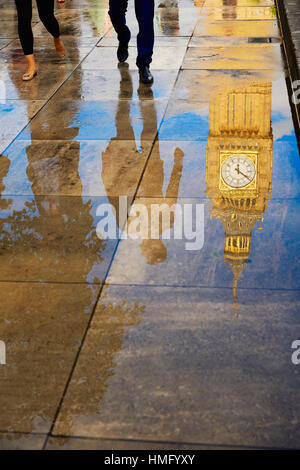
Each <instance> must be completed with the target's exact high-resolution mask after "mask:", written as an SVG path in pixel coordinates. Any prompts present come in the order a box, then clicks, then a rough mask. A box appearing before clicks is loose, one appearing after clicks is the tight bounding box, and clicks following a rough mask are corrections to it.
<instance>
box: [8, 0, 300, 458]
mask: <svg viewBox="0 0 300 470" xmlns="http://www.w3.org/2000/svg"><path fill="white" fill-rule="evenodd" d="M231 3H232V4H230V5H228V2H222V0H201V1H196V0H195V1H194V0H164V1H163V0H162V1H160V2H157V5H156V12H155V32H156V36H157V40H156V48H155V52H154V57H153V65H152V70H153V74H154V76H155V82H154V84H153V86H152V87H151V88H149V87H147V86H143V85H141V84H140V83H139V80H138V73H137V70H136V67H135V47H136V34H137V26H136V23H135V18H134V11H133V8H132V6H130V8H129V12H128V24H129V25H130V27H131V29H132V43H131V47H130V57H129V60H128V64H127V65H126V64H124V65H123V66H120V67H118V66H117V61H116V48H117V41H116V36H115V33H114V32H113V30H112V27H111V23H110V20H109V16H108V1H107V0H72V1H69V0H67V1H66V3H65V4H63V5H58V4H56V11H57V14H58V19H59V21H60V23H61V26H62V34H63V36H64V40H65V43H66V46H67V51H68V54H67V59H66V60H65V61H63V62H61V61H58V60H57V59H56V57H55V55H54V52H53V50H52V48H51V40H50V39H49V37H48V35H47V33H46V32H45V30H44V29H43V27H42V25H41V24H40V22H39V19H38V16H37V14H36V10H35V9H34V15H33V22H34V34H35V36H36V42H35V45H36V54H37V59H38V62H39V64H40V74H39V76H38V77H37V79H35V80H33V81H32V82H29V83H23V82H22V81H21V78H20V77H21V74H22V70H23V63H24V62H23V57H22V52H21V49H20V45H19V42H18V40H17V30H16V13H15V10H14V4H13V3H8V2H4V0H0V12H1V15H0V32H1V33H0V65H1V71H0V83H1V84H4V88H3V86H2V89H1V90H5V95H3V96H2V95H1V96H0V122H1V127H0V152H1V155H0V195H1V199H0V210H1V212H0V214H1V215H0V227H1V231H0V238H1V245H0V260H1V263H0V283H1V302H0V305H1V307H0V308H1V316H0V341H4V342H5V345H6V364H5V365H4V364H2V365H0V381H1V396H0V407H1V410H2V412H1V416H0V448H3V449H8V448H24V449H25V448H35V449H38V448H47V449H53V448H58V449H68V448H70V449H74V448H75V449H76V448H77V449H79V448H82V449H84V448H98V449H103V448H104V449H141V448H143V449H184V448H191V446H192V447H193V448H199V449H200V448H205V447H208V446H209V447H210V448H211V447H213V448H214V447H215V448H226V447H232V448H235V447H236V448H238V447H249V448H252V447H286V448H295V447H297V446H299V442H300V434H299V433H300V426H299V419H300V418H299V416H300V407H299V400H298V390H299V384H300V375H299V374H300V366H297V365H294V364H293V363H292V361H291V355H292V349H291V345H292V342H293V341H294V340H296V339H299V337H300V325H299V323H300V319H299V283H298V280H299V264H298V263H297V252H298V246H299V223H298V220H299V217H298V214H299V179H300V166H299V155H298V149H297V141H296V137H295V134H294V128H293V122H292V117H291V112H290V106H289V100H288V93H287V89H286V84H285V70H284V65H283V63H284V62H283V59H282V55H281V48H280V41H281V39H280V35H279V32H278V26H277V20H276V16H275V10H274V6H273V2H272V1H270V0H261V1H257V2H253V1H251V0H236V1H235V2H231ZM1 92H2V94H3V91H1ZM125 196H126V198H124V197H125ZM122 197H123V199H122ZM120 198H121V199H120ZM125 199H126V204H128V208H127V211H129V208H130V206H131V205H132V204H135V205H136V204H139V205H140V207H142V208H144V209H143V210H144V214H145V217H146V218H148V220H150V221H151V217H152V212H151V207H152V205H153V204H156V205H163V209H162V223H160V224H159V226H157V227H156V230H157V233H158V237H157V238H155V237H152V238H151V234H150V239H145V234H147V235H149V233H148V231H149V226H146V227H143V226H142V222H141V220H142V219H140V224H141V227H140V230H139V233H138V236H137V237H136V239H126V237H128V235H129V234H130V233H132V228H133V225H134V224H135V219H136V218H135V217H134V214H132V213H131V215H129V217H128V220H127V221H126V217H125V218H124V217H122V216H121V213H119V211H120V210H121V209H120V207H121V205H122V201H124V200H125ZM103 204H106V206H105V207H107V208H111V209H108V210H111V211H112V214H114V217H115V218H114V223H115V229H116V236H115V237H113V238H112V239H105V236H104V235H105V233H104V230H103V231H102V232H101V230H102V229H103V225H102V226H101V227H100V228H99V220H100V213H99V207H103V206H102V205H103ZM174 205H177V209H176V213H175V214H172V213H171V215H170V217H169V219H168V217H167V216H168V213H169V212H170V211H171V212H172V206H174ZM197 205H198V206H201V207H202V208H203V209H204V213H203V217H204V219H203V220H204V225H203V226H202V227H203V235H204V240H203V246H202V245H201V243H200V240H198V242H199V246H198V249H192V250H190V249H187V243H188V242H189V243H191V242H192V240H187V239H186V238H183V239H178V238H176V237H175V238H174V236H175V234H176V230H177V228H178V220H179V217H180V214H184V213H185V212H184V211H185V208H186V207H187V206H190V207H192V208H194V209H195V208H196V206H197ZM136 207H137V206H136ZM141 210H142V209H141ZM126 215H127V212H126ZM165 216H166V217H165ZM135 228H136V225H135ZM191 230H192V228H191V227H190V231H191ZM121 236H122V237H121Z"/></svg>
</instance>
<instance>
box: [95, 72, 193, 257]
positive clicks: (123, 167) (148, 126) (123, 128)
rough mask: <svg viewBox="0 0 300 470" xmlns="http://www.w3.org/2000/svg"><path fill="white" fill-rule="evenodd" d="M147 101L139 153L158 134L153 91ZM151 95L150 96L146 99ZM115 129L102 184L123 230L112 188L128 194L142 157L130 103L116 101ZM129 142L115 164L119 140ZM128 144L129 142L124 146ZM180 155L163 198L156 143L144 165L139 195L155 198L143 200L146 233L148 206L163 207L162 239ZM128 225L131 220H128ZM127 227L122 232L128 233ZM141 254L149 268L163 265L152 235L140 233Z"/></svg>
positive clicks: (127, 79)
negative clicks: (145, 210)
mask: <svg viewBox="0 0 300 470" xmlns="http://www.w3.org/2000/svg"><path fill="white" fill-rule="evenodd" d="M120 72H121V82H120V96H124V92H123V87H124V86H126V91H127V92H128V84H129V98H130V97H131V96H132V91H133V90H132V82H131V76H130V73H129V72H128V69H127V68H126V69H125V68H123V67H122V68H120ZM147 92H148V95H147V97H148V98H151V97H152V99H150V100H147V103H149V104H150V103H151V106H147V107H143V106H142V101H141V100H140V104H141V114H142V120H143V131H142V134H141V147H142V151H143V150H144V149H146V148H147V147H146V146H145V147H144V145H143V144H144V143H145V142H146V141H147V138H146V137H147V135H146V133H147V134H148V135H149V132H151V134H153V135H155V134H156V132H157V117H156V110H155V104H154V100H153V94H152V90H151V89H150V90H149V89H147ZM144 93H145V87H144V86H143V85H140V88H139V89H138V94H139V96H140V97H142V96H143V94H144ZM149 93H151V96H150V95H149ZM116 129H117V136H116V137H114V138H112V139H111V141H110V143H109V145H108V146H107V149H106V151H105V152H103V154H102V180H103V183H104V185H105V188H106V192H107V194H108V198H109V201H110V203H111V204H112V205H113V206H114V208H115V211H116V217H117V223H118V225H119V227H120V228H121V229H122V228H123V223H122V222H123V221H120V220H119V218H118V216H119V197H118V196H116V197H111V196H109V192H110V191H111V188H116V187H117V188H118V192H119V196H123V195H126V194H127V193H128V187H132V184H131V179H132V172H133V169H134V168H136V167H137V165H140V159H141V158H142V155H141V154H140V153H139V152H138V151H137V148H136V143H135V137H134V132H133V129H132V126H131V123H130V101H129V100H121V99H120V100H119V103H118V109H117V113H116ZM128 138H130V139H131V141H130V145H127V153H126V154H124V159H123V161H120V160H116V158H115V155H116V153H117V152H116V150H117V149H118V147H117V145H119V143H120V141H121V140H128ZM126 144H128V142H126ZM183 156H184V154H183V152H182V150H180V149H179V148H176V150H175V152H174V165H173V170H172V174H171V178H170V181H169V185H168V188H167V191H166V197H164V195H163V185H164V169H163V161H162V160H161V158H160V151H159V142H158V140H157V141H156V143H155V145H154V148H153V150H152V153H151V156H150V159H149V161H148V163H147V169H146V172H145V173H144V176H143V179H142V181H141V184H140V188H139V191H140V193H141V194H151V195H152V194H153V195H154V198H145V199H143V204H144V205H145V207H146V209H147V213H148V220H149V222H150V223H149V231H150V227H151V205H152V204H158V205H162V204H164V206H165V209H166V210H168V212H170V213H171V218H170V219H169V222H168V226H164V225H163V224H160V226H159V228H158V229H159V230H158V232H159V233H158V235H159V236H161V235H162V233H163V232H165V231H166V230H168V229H171V228H172V226H173V225H174V214H173V213H172V211H171V210H170V209H171V208H172V206H173V205H174V204H176V203H177V199H178V191H179V184H180V179H181V175H182V164H183ZM162 219H163V221H166V220H167V218H164V217H162ZM129 222H130V219H129ZM128 227H129V224H127V227H126V228H125V230H128ZM141 238H142V242H141V245H140V247H141V251H142V254H143V255H144V256H145V258H146V260H147V262H148V263H149V264H158V263H162V262H163V261H165V259H166V257H167V250H166V247H165V245H164V244H163V242H162V240H160V239H159V238H158V239H151V233H142V234H141Z"/></svg>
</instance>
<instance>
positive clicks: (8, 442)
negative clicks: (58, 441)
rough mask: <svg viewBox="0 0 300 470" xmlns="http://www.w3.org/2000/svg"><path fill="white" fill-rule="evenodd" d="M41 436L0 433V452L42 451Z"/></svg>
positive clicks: (42, 442) (42, 440)
mask: <svg viewBox="0 0 300 470" xmlns="http://www.w3.org/2000/svg"><path fill="white" fill-rule="evenodd" d="M44 441H45V435H43V434H22V433H13V432H11V433H2V432H0V450H42V448H43V444H44Z"/></svg>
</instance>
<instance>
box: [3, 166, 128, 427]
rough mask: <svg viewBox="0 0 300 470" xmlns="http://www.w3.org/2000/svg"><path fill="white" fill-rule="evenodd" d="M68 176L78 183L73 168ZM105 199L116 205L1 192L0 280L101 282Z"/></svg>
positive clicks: (111, 244)
mask: <svg viewBox="0 0 300 470" xmlns="http://www.w3.org/2000/svg"><path fill="white" fill-rule="evenodd" d="M5 171H8V169H7V168H6V170H5ZM27 172H28V174H29V175H30V177H32V178H33V179H34V173H35V169H34V168H32V167H29V168H28V169H27ZM37 173H38V171H37ZM71 179H72V182H74V184H80V180H79V179H78V175H76V174H75V172H74V173H73V177H72V178H71V177H70V180H71ZM4 184H5V182H4ZM39 184H41V185H42V184H43V183H42V181H41V183H40V182H39V181H38V180H37V181H35V182H34V184H33V185H32V188H33V192H37V193H38V192H39ZM69 184H71V182H69ZM36 186H37V187H38V189H36ZM109 202H111V203H112V204H113V203H114V204H115V205H117V203H118V200H117V201H116V202H115V198H113V197H111V198H109V199H108V198H107V197H99V198H96V197H74V196H69V197H68V196H51V195H50V196H48V195H46V196H29V195H28V196H19V197H18V196H12V195H7V196H3V197H2V199H1V215H0V224H1V247H0V254H1V265H0V280H1V281H6V280H8V281H31V282H33V281H34V282H75V283H83V284H85V283H87V282H88V283H96V284H100V283H102V282H103V279H104V278H105V275H106V272H107V270H108V267H109V265H110V262H111V259H112V256H113V253H114V250H115V248H116V244H117V239H109V240H104V235H103V233H102V232H98V230H97V225H98V222H99V221H100V217H99V216H98V215H97V208H98V206H99V205H101V204H108V203H109ZM121 221H122V219H119V220H118V222H119V223H120V225H121ZM116 237H118V233H117V234H116ZM0 429H1V428H0Z"/></svg>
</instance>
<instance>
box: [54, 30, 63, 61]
mask: <svg viewBox="0 0 300 470" xmlns="http://www.w3.org/2000/svg"><path fill="white" fill-rule="evenodd" d="M53 40H54V45H55V49H56V52H57V55H58V57H60V58H61V59H64V58H65V57H66V49H65V46H64V43H63V42H62V39H61V37H60V36H59V37H58V38H53Z"/></svg>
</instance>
